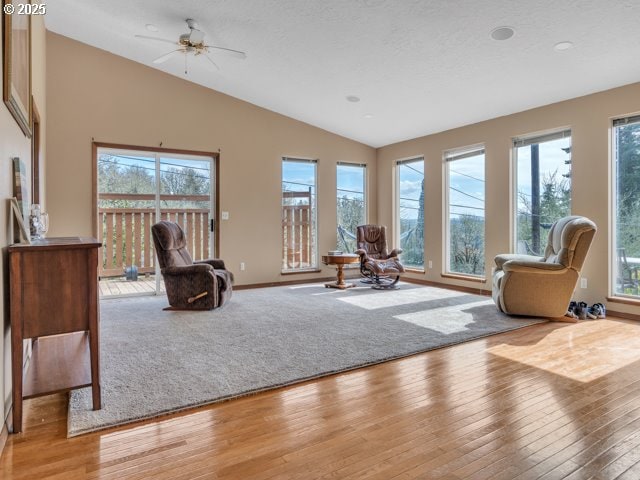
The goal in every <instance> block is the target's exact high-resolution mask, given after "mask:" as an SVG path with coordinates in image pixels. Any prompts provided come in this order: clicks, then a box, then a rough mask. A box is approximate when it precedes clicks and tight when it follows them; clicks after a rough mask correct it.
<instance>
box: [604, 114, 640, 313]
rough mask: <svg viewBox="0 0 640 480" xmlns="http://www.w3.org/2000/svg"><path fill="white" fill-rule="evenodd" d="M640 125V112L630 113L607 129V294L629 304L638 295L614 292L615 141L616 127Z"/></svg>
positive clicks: (615, 240) (615, 227)
mask: <svg viewBox="0 0 640 480" xmlns="http://www.w3.org/2000/svg"><path fill="white" fill-rule="evenodd" d="M633 124H640V112H636V113H632V114H629V115H622V116H617V117H613V118H611V123H610V129H609V132H610V134H609V143H610V146H611V148H610V156H611V160H610V162H609V168H610V170H609V171H610V178H611V184H610V188H609V191H610V197H609V200H610V202H609V204H610V206H611V209H610V211H609V268H608V270H609V275H608V287H609V288H608V292H609V296H610V297H613V298H618V299H625V300H628V301H630V302H633V303H634V304H635V302H638V301H640V295H629V294H625V293H624V292H622V293H619V292H616V284H617V275H618V253H617V251H618V235H617V232H618V148H617V145H618V142H617V141H616V135H617V133H616V127H619V126H623V125H633ZM620 301H622V300H620Z"/></svg>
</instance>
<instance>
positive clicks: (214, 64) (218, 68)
mask: <svg viewBox="0 0 640 480" xmlns="http://www.w3.org/2000/svg"><path fill="white" fill-rule="evenodd" d="M203 57H205V58H206V59H207V60H209V62H210V63H208V64H207V65H213V66H214V67H216V70H220V67H219V66H218V65H217V64H216V62H214V61H213V60H211V57H210V56H209V55H207V54H206V53H205V54H203Z"/></svg>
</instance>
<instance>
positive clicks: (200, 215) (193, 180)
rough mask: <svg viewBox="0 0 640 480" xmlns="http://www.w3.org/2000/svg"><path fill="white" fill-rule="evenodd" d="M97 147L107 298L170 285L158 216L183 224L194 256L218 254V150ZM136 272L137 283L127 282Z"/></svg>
mask: <svg viewBox="0 0 640 480" xmlns="http://www.w3.org/2000/svg"><path fill="white" fill-rule="evenodd" d="M94 145H95V161H96V167H97V168H96V173H97V179H96V180H97V197H96V207H97V220H98V223H97V225H96V228H97V236H98V237H99V240H100V242H101V243H102V244H103V245H104V248H102V249H101V250H100V255H101V259H100V265H99V276H100V285H101V287H100V290H101V295H102V296H111V295H114V296H115V295H122V294H129V293H134V292H136V294H154V293H155V294H160V293H162V292H163V291H164V285H163V283H162V281H161V275H160V266H159V265H158V262H156V255H155V253H154V248H153V240H152V236H151V226H152V225H153V224H154V223H156V222H158V221H160V220H169V221H172V222H176V223H178V224H179V225H180V226H181V227H182V229H183V230H184V232H185V237H186V240H185V241H186V242H187V243H186V247H187V249H188V250H189V252H190V253H191V255H192V256H193V259H194V260H203V259H206V258H211V257H212V256H216V255H217V249H216V233H217V231H216V228H215V222H214V220H215V214H216V205H215V191H216V185H217V181H218V179H217V178H216V175H215V172H216V167H215V164H216V161H217V158H218V157H217V155H215V154H212V156H211V157H208V156H202V155H198V154H195V153H194V154H192V155H187V154H185V153H184V152H171V151H170V150H166V149H165V150H160V151H153V150H146V149H144V148H142V147H128V148H127V149H113V148H109V147H103V146H100V145H99V144H94ZM138 274H139V275H140V281H139V282H137V283H136V285H137V286H136V288H135V289H132V288H130V287H128V286H127V284H128V283H129V282H127V279H131V278H132V277H133V278H135V277H137V276H138ZM142 275H144V279H143V278H142Z"/></svg>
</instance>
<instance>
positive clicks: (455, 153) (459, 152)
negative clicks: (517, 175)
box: [442, 143, 487, 280]
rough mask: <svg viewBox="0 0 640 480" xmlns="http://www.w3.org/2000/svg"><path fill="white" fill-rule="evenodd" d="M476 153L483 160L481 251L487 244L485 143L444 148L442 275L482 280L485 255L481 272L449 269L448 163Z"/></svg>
mask: <svg viewBox="0 0 640 480" xmlns="http://www.w3.org/2000/svg"><path fill="white" fill-rule="evenodd" d="M478 155H482V156H483V157H482V162H483V170H484V171H485V174H484V180H483V181H484V201H483V205H484V212H485V222H484V231H483V239H482V241H483V251H484V252H485V253H486V246H487V241H486V228H487V224H486V204H487V198H486V191H487V188H486V187H487V185H486V148H485V145H484V144H483V143H478V144H474V145H468V146H466V147H460V148H453V149H449V150H445V152H444V153H443V155H442V162H443V166H444V188H443V190H444V204H443V206H444V229H443V247H444V248H443V257H444V258H443V269H442V270H443V275H444V276H453V277H468V278H470V279H474V280H478V279H480V280H484V279H485V278H486V263H487V259H486V256H485V258H484V265H483V268H482V273H481V274H473V273H466V272H454V271H452V270H451V242H450V240H451V212H450V206H451V205H450V204H451V199H450V193H449V190H450V185H451V177H450V171H449V167H450V165H451V164H452V163H453V162H455V161H457V160H463V159H465V158H470V157H475V156H478Z"/></svg>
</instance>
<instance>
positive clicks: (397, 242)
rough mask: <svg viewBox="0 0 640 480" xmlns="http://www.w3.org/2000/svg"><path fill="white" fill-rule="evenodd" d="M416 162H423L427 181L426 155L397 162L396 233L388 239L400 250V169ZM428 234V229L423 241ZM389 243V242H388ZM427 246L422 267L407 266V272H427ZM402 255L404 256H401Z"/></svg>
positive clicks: (394, 223) (423, 249) (423, 254)
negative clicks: (391, 239)
mask: <svg viewBox="0 0 640 480" xmlns="http://www.w3.org/2000/svg"><path fill="white" fill-rule="evenodd" d="M414 162H423V180H424V179H426V173H424V170H425V169H426V160H425V156H424V155H412V156H410V157H405V158H400V159H397V160H396V161H395V168H394V170H395V182H394V183H395V194H394V202H395V206H394V212H393V214H394V216H395V220H394V222H393V225H394V233H393V235H390V236H388V238H393V240H394V245H395V246H396V247H398V248H400V247H401V240H400V237H401V235H402V232H401V225H400V220H401V218H400V200H401V199H400V167H401V166H402V165H406V164H409V163H414ZM424 188H425V195H426V191H427V186H426V184H425V187H424ZM425 208H426V204H425V205H423V209H425ZM425 233H426V228H425V231H424V232H423V241H424V234H425ZM387 241H388V240H387ZM424 246H425V245H423V248H422V267H418V266H415V265H405V269H406V270H407V271H410V272H411V271H413V272H418V273H424V272H425V263H426V262H425V258H426V254H425V248H424ZM388 247H390V245H388ZM401 255H402V254H401Z"/></svg>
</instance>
